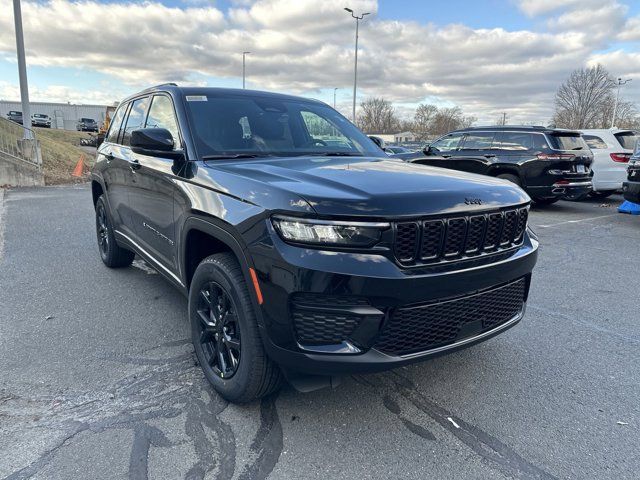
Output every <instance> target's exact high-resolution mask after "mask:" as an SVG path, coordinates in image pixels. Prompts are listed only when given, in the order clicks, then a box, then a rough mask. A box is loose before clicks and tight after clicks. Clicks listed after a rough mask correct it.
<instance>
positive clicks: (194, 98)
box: [187, 95, 207, 102]
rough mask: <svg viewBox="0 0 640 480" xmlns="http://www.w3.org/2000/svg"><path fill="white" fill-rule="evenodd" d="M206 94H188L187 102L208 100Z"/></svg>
mask: <svg viewBox="0 0 640 480" xmlns="http://www.w3.org/2000/svg"><path fill="white" fill-rule="evenodd" d="M206 101H207V96H206V95H187V102H206Z"/></svg>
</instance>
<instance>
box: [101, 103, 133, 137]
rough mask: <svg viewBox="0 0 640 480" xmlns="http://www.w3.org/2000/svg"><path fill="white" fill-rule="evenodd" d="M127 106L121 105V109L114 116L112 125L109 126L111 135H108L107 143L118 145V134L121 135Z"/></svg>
mask: <svg viewBox="0 0 640 480" xmlns="http://www.w3.org/2000/svg"><path fill="white" fill-rule="evenodd" d="M127 106H128V104H127V105H121V106H120V108H118V110H117V111H116V113H115V114H114V115H113V120H111V125H110V126H109V133H107V140H106V141H107V142H111V143H118V133H120V127H121V126H122V119H123V118H124V114H125V112H126V111H127Z"/></svg>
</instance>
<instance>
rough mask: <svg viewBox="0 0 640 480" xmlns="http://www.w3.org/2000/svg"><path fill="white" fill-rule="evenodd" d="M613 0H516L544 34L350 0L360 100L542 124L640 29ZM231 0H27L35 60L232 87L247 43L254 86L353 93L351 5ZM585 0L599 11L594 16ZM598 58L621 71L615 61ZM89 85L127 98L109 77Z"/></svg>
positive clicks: (125, 78)
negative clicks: (589, 69)
mask: <svg viewBox="0 0 640 480" xmlns="http://www.w3.org/2000/svg"><path fill="white" fill-rule="evenodd" d="M604 2H605V6H604V7H602V8H601V7H600V6H601V5H602V4H603V0H599V1H598V2H595V0H580V2H579V3H578V1H577V0H553V1H549V0H535V1H533V0H520V1H519V6H520V8H521V9H522V10H523V11H524V12H525V13H527V14H528V15H531V16H536V15H538V16H539V15H541V16H543V20H544V22H545V24H546V25H547V26H548V31H546V32H538V31H536V32H534V31H524V30H522V31H507V30H505V29H501V28H495V29H473V28H470V27H466V26H464V25H459V24H456V25H444V26H437V25H434V24H420V23H417V22H407V21H404V22H399V21H388V20H381V19H379V18H376V16H375V12H376V11H377V3H376V2H375V1H374V0H359V1H350V2H349V3H350V6H351V8H353V9H354V10H356V11H360V12H362V11H369V12H372V15H371V16H370V17H367V19H366V20H365V21H364V22H363V23H362V24H361V33H360V42H361V43H360V45H361V50H360V57H359V60H360V61H359V85H360V87H361V89H360V92H361V95H362V96H363V97H364V96H366V95H384V96H385V97H387V98H389V99H391V100H393V101H396V102H398V105H399V106H400V107H402V108H404V107H403V105H404V106H407V105H411V104H414V103H416V102H419V101H422V100H423V99H425V98H427V97H429V98H437V99H439V100H440V101H441V102H442V103H448V104H451V103H455V104H458V105H460V106H461V107H462V108H463V109H464V110H465V112H467V113H470V114H474V115H477V116H479V117H480V118H481V119H482V120H485V121H489V120H492V119H494V117H496V116H497V115H498V114H500V112H502V111H507V112H508V114H509V117H510V119H511V120H512V121H540V122H544V121H546V120H547V119H548V118H549V117H550V114H551V108H552V100H553V94H554V93H555V90H556V89H557V87H558V85H559V84H560V82H562V81H563V80H564V79H565V78H566V77H567V76H568V74H569V73H570V72H571V70H573V69H575V68H579V67H581V66H583V65H585V64H586V62H587V61H592V60H593V59H595V58H596V57H595V55H596V54H597V52H598V51H599V50H600V49H603V48H604V47H605V46H606V45H607V43H608V42H610V41H613V40H614V38H613V36H614V34H616V30H617V31H618V32H619V31H625V29H624V28H622V25H624V22H625V21H626V22H627V26H629V25H630V26H631V27H632V28H630V29H627V30H626V32H629V33H625V35H628V36H629V38H628V39H629V40H631V39H633V38H635V37H634V35H636V33H633V32H634V30H633V28H636V30H635V32H638V33H637V35H638V36H640V21H637V20H634V19H626V18H625V15H626V9H625V7H624V5H622V4H621V3H620V2H619V1H617V0H604ZM596 3H597V5H596ZM232 4H233V7H232V8H231V9H230V10H229V11H227V12H223V11H221V10H219V9H218V8H216V7H215V6H213V5H214V4H213V3H211V4H210V5H204V6H202V5H200V6H193V7H191V6H188V7H187V8H186V9H178V8H169V7H166V6H164V5H162V4H160V3H156V2H145V3H132V4H127V5H123V4H108V5H107V4H101V3H98V2H95V1H85V2H81V3H77V2H72V1H70V0H51V1H49V2H24V1H23V17H24V27H25V42H26V45H27V55H28V63H29V65H43V66H64V67H81V68H86V69H91V70H96V71H99V72H102V73H104V74H106V75H109V76H111V77H113V78H114V79H116V80H119V81H121V82H124V83H125V84H126V85H128V86H130V88H131V89H134V88H140V87H142V86H147V85H149V84H153V83H159V82H165V81H178V82H181V83H193V82H194V81H195V82H199V81H201V79H202V78H206V77H217V78H221V79H225V78H226V79H228V80H229V84H230V85H231V84H232V83H233V84H234V85H235V84H237V77H238V76H239V75H240V73H241V68H242V67H241V62H242V55H241V52H242V51H244V50H248V51H251V52H252V53H251V55H249V57H248V60H247V73H248V80H249V82H250V85H251V86H253V87H257V88H262V89H270V90H278V91H286V92H292V93H304V94H307V95H310V96H315V97H317V96H318V92H319V90H320V89H333V87H340V88H341V90H342V91H343V92H345V94H346V92H348V90H349V89H350V87H351V82H352V79H353V34H354V21H353V19H352V18H351V17H350V16H349V15H348V14H347V13H346V12H345V11H344V10H343V7H344V1H343V0H323V1H321V2H320V1H314V0H257V1H254V2H250V1H245V0H235V1H234V2H232ZM585 5H591V6H592V7H593V8H591V9H590V10H588V11H587V13H586V14H585V13H583V9H584V8H583V7H584V6H585ZM550 14H554V15H557V16H556V17H555V19H554V17H553V16H550ZM634 22H635V23H634ZM634 25H635V27H634ZM563 27H564V28H563ZM620 38H622V36H621V37H620ZM14 48H15V39H14V37H13V16H12V13H11V11H10V9H1V10H0V56H9V55H13V53H12V52H13V51H14ZM602 60H603V63H604V62H605V61H609V62H611V65H612V66H613V67H614V68H617V63H616V62H615V61H614V60H615V59H614V57H612V56H609V57H607V58H602ZM605 65H607V64H606V63H605ZM612 71H613V70H612ZM616 75H617V73H616ZM52 82H53V81H52ZM638 83H640V79H639V80H638ZM88 90H91V91H93V90H95V92H104V95H106V96H108V95H112V96H116V95H118V94H120V92H119V91H110V90H109V87H108V86H107V87H103V88H102V89H100V88H99V86H96V88H95V89H94V88H92V87H89V88H88ZM54 93H55V92H54V91H53V90H51V91H50V92H49V93H47V95H49V94H54ZM71 93H73V92H66V93H64V92H61V95H63V94H71ZM92 95H95V93H92V94H90V96H92ZM112 98H113V97H112ZM117 98H118V97H115V98H113V99H117ZM347 110H348V108H347Z"/></svg>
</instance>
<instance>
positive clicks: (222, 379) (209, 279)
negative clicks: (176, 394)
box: [189, 253, 283, 403]
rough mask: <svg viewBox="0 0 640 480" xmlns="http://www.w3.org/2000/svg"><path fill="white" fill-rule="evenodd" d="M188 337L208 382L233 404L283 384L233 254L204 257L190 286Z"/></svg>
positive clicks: (265, 392)
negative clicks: (263, 340) (265, 343)
mask: <svg viewBox="0 0 640 480" xmlns="http://www.w3.org/2000/svg"><path fill="white" fill-rule="evenodd" d="M189 319H190V322H191V339H192V341H193V348H194V350H195V353H196V356H197V358H198V362H199V363H200V366H201V367H202V371H203V372H204V375H205V377H206V378H207V380H208V381H209V383H210V384H211V386H212V387H213V388H214V389H215V390H216V392H218V393H219V394H220V395H221V396H222V397H223V398H225V399H226V400H228V401H229V402H233V403H246V402H250V401H252V400H255V399H257V398H261V397H264V396H265V395H268V394H269V393H271V392H273V391H275V390H277V389H278V388H280V386H281V385H282V379H283V376H282V372H281V371H280V368H279V367H278V365H276V364H275V363H274V362H273V361H272V360H271V359H270V358H269V357H268V356H267V354H266V352H265V351H264V347H263V346H262V339H261V338H260V331H259V329H258V323H257V320H256V314H255V311H254V309H253V305H252V303H251V298H250V296H249V290H248V288H247V284H246V282H245V279H244V276H243V275H242V270H241V268H240V265H239V264H238V261H237V260H236V258H235V257H234V256H233V255H232V254H230V253H219V254H216V255H211V256H210V257H207V258H205V259H204V260H203V261H202V262H201V263H200V265H198V268H197V269H196V271H195V274H194V275H193V280H192V281H191V287H190V290H189Z"/></svg>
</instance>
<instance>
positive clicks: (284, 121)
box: [185, 92, 385, 158]
mask: <svg viewBox="0 0 640 480" xmlns="http://www.w3.org/2000/svg"><path fill="white" fill-rule="evenodd" d="M185 100H186V102H185V104H186V107H187V114H188V116H189V121H190V124H191V127H192V131H193V133H194V137H195V141H196V144H197V148H198V152H199V154H200V156H201V157H202V158H206V157H210V158H229V157H234V158H243V157H251V156H268V155H274V156H298V155H345V156H352V155H353V156H372V157H384V156H385V154H384V153H383V152H382V151H381V150H380V149H379V148H378V147H377V146H376V144H375V143H373V141H371V140H370V139H369V138H368V137H367V136H366V135H364V134H363V133H362V132H360V130H358V129H357V128H356V127H355V126H353V125H352V124H351V123H350V122H349V121H348V120H347V119H346V118H344V117H343V116H342V115H340V114H339V113H338V112H336V111H335V110H333V109H332V108H330V107H329V106H326V105H323V104H320V103H315V102H307V101H305V100H303V99H280V98H277V97H275V98H274V97H269V96H261V95H255V96H248V95H234V94H229V93H216V92H212V93H208V94H207V95H187V96H186V98H185Z"/></svg>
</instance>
